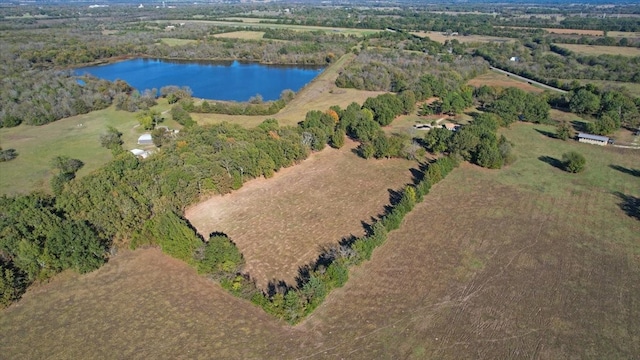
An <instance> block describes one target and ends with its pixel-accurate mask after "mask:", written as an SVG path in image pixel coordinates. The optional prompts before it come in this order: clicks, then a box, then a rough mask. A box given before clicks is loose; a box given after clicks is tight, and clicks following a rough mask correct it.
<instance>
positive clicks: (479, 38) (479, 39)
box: [411, 31, 513, 44]
mask: <svg viewBox="0 0 640 360" xmlns="http://www.w3.org/2000/svg"><path fill="white" fill-rule="evenodd" d="M411 34H413V35H416V36H420V37H429V39H431V40H433V41H437V42H439V43H442V44H444V42H445V41H447V40H454V39H455V40H458V41H460V42H461V43H487V42H513V39H509V38H503V37H497V36H485V35H459V36H447V35H444V34H442V33H441V32H439V31H417V32H412V33H411Z"/></svg>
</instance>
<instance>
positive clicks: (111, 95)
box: [0, 70, 122, 127]
mask: <svg viewBox="0 0 640 360" xmlns="http://www.w3.org/2000/svg"><path fill="white" fill-rule="evenodd" d="M0 87H1V88H0V127H13V126H17V125H19V124H21V123H24V124H27V125H43V124H47V123H49V122H52V121H55V120H59V119H62V118H66V117H69V116H74V115H78V114H86V113H88V112H90V111H94V110H99V109H104V108H106V107H108V106H109V105H111V103H112V102H113V100H114V99H115V98H117V97H118V95H119V94H122V93H121V92H120V91H121V90H120V88H119V87H118V85H117V84H113V83H110V82H108V81H105V80H99V79H97V78H93V77H89V76H85V77H83V78H82V83H79V82H78V79H77V78H76V77H75V76H72V75H71V74H70V73H69V72H60V71H53V70H46V71H40V70H32V71H26V72H24V73H20V74H8V75H7V76H6V77H4V78H3V79H2V82H0Z"/></svg>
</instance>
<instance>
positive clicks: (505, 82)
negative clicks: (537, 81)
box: [467, 71, 544, 93]
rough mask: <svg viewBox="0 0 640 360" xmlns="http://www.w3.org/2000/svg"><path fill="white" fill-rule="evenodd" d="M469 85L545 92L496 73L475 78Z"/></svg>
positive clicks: (488, 73) (490, 72)
mask: <svg viewBox="0 0 640 360" xmlns="http://www.w3.org/2000/svg"><path fill="white" fill-rule="evenodd" d="M467 84H469V85H471V86H476V87H480V86H482V85H487V86H498V87H502V88H507V87H516V88H518V89H522V90H524V91H528V92H534V93H540V92H543V91H544V90H543V89H541V88H539V87H536V86H533V85H531V84H528V83H526V82H524V81H519V80H516V79H513V78H511V77H510V76H507V75H504V74H501V73H498V72H495V71H488V72H486V73H484V74H482V75H480V76H478V77H475V78H473V79H471V80H469V81H468V82H467Z"/></svg>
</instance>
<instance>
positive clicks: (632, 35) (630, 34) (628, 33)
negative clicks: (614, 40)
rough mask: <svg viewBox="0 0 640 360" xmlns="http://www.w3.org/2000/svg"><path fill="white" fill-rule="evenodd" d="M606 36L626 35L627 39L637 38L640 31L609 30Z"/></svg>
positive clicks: (621, 36) (639, 36) (639, 35)
mask: <svg viewBox="0 0 640 360" xmlns="http://www.w3.org/2000/svg"><path fill="white" fill-rule="evenodd" d="M607 36H611V37H620V38H623V37H626V38H629V39H638V38H640V32H631V31H609V32H608V33H607Z"/></svg>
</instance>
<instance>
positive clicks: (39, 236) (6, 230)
mask: <svg viewBox="0 0 640 360" xmlns="http://www.w3.org/2000/svg"><path fill="white" fill-rule="evenodd" d="M107 246H108V242H107V241H106V240H105V238H101V237H99V236H98V235H97V234H96V233H95V231H94V230H93V229H92V227H91V225H90V224H89V223H87V222H86V221H83V220H70V219H68V218H67V217H66V214H65V213H64V212H61V211H60V210H59V209H57V208H56V207H55V199H54V198H51V197H48V196H45V195H41V194H31V195H23V196H18V197H13V198H9V197H6V196H3V197H0V306H6V305H8V304H10V303H11V302H12V301H15V300H17V299H18V298H20V296H21V295H22V294H23V293H24V291H25V290H26V288H27V286H29V285H30V284H31V283H33V282H34V281H39V280H44V279H47V278H49V277H51V276H53V275H55V274H57V273H58V272H60V271H62V270H65V269H74V270H76V271H79V272H81V273H84V272H88V271H92V270H95V269H97V268H98V267H100V266H101V265H102V264H103V263H104V261H105V259H106V256H105V255H106V249H107Z"/></svg>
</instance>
